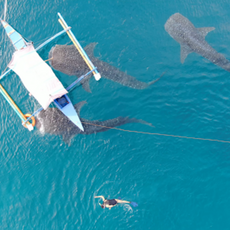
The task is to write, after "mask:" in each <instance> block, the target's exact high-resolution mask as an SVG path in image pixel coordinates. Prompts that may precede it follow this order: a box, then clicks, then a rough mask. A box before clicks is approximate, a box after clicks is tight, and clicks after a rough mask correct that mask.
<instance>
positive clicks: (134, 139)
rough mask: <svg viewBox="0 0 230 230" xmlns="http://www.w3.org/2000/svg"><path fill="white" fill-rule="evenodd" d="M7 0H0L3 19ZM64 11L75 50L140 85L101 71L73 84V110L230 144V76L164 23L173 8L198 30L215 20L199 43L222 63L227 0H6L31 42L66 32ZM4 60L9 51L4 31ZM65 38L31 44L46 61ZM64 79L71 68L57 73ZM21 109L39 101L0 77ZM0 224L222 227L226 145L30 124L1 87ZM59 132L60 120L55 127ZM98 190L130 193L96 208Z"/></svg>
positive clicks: (229, 32)
mask: <svg viewBox="0 0 230 230" xmlns="http://www.w3.org/2000/svg"><path fill="white" fill-rule="evenodd" d="M3 12H4V1H3V0H1V1H0V14H1V15H2V17H3ZM57 12H60V13H61V14H62V16H63V17H64V18H65V20H66V22H67V23H68V24H69V25H70V26H71V27H72V31H73V33H74V34H75V36H76V37H77V38H78V40H79V42H80V43H81V44H82V46H83V47H84V46H86V45H87V44H89V43H91V42H97V43H98V44H97V46H96V48H95V52H94V53H95V56H96V57H99V58H100V59H101V60H103V61H105V62H108V63H109V64H111V65H113V66H115V67H117V68H119V69H120V70H122V71H124V72H127V73H128V74H129V75H131V76H133V77H135V78H136V79H138V80H140V81H143V82H150V81H152V80H154V79H157V78H158V77H159V76H161V75H162V74H163V73H164V76H163V77H162V78H161V80H160V81H158V82H157V83H155V84H154V85H151V86H150V87H148V88H147V89H144V90H136V89H132V88H128V87H125V86H123V85H121V84H118V83H116V82H113V81H110V80H107V79H105V78H102V79H101V80H100V81H99V82H96V81H95V80H94V79H93V78H92V79H91V81H90V85H91V90H92V93H91V94H90V93H87V92H85V91H84V89H83V88H82V87H81V86H79V87H78V88H76V89H75V90H74V91H72V92H71V93H70V98H71V100H72V101H73V103H74V104H75V103H78V102H80V101H83V100H86V101H87V102H88V103H87V105H85V106H84V107H83V108H82V111H81V116H82V117H83V118H86V119H88V120H106V119H112V118H115V117H118V116H124V117H126V116H129V117H130V118H137V119H143V120H145V121H147V122H149V123H152V124H153V126H154V127H150V126H146V125H143V124H138V123H131V124H126V125H123V126H121V127H120V128H122V129H125V130H131V131H139V132H148V133H162V134H170V135H179V136H188V137H196V138H204V139H218V140H225V141H230V119H229V118H230V110H229V108H230V101H229V99H230V73H228V72H227V71H225V70H223V69H221V68H220V67H218V66H216V65H214V64H213V63H211V62H210V61H208V60H207V59H205V58H203V57H202V56H200V55H198V54H196V53H192V54H190V55H188V57H187V59H186V60H185V62H184V64H181V62H180V45H179V43H177V42H176V41H175V40H173V39H172V38H171V37H170V36H169V34H168V33H167V32H166V31H165V29H164V24H165V22H166V21H167V19H168V18H169V17H170V16H171V15H172V14H174V13H176V12H179V13H181V14H182V15H184V16H185V17H187V18H188V19H189V20H190V21H191V22H192V23H193V24H194V25H195V27H197V28H199V27H215V28H216V29H215V30H214V31H212V32H210V33H209V34H208V35H207V36H206V41H207V42H208V43H209V44H210V45H211V46H212V47H213V48H214V49H216V50H217V51H218V52H219V53H222V54H223V55H224V56H225V57H226V58H227V59H229V60H230V1H229V0H219V1H216V0H208V1H207V0H194V1H184V0H183V1H182V0H177V1H175V0H170V1H169V0H167V1H166V0H161V1H159V0H158V1H156V0H153V1H149V0H142V1H140V0H125V1H121V0H115V1H114V0H106V1H105V0H89V1H85V0H78V1H73V0H53V1H43V0H23V1H19V0H14V1H11V0H8V7H7V14H6V20H7V21H8V23H9V24H11V25H12V26H13V27H14V28H15V29H17V30H18V31H19V32H20V33H21V34H22V35H23V36H24V37H26V38H27V39H28V40H31V41H33V42H34V45H35V47H36V46H38V45H39V44H41V43H42V42H43V41H45V40H46V39H47V38H49V37H51V36H53V35H54V34H55V33H57V32H59V31H61V30H62V27H61V26H60V24H59V23H58V16H57ZM0 34H1V36H0V45H1V49H0V57H1V62H0V67H1V73H3V72H4V70H5V68H6V66H7V64H8V62H9V61H10V59H11V55H12V53H13V51H14V49H13V47H12V45H11V43H10V42H9V39H8V37H7V36H6V34H5V31H4V30H3V28H2V27H1V28H0ZM56 44H71V43H70V40H69V38H68V37H67V36H66V35H63V36H61V37H59V38H58V39H56V40H54V41H53V42H52V43H50V44H49V45H48V46H46V47H44V48H43V49H42V50H40V51H39V54H40V55H41V57H42V58H43V59H44V60H47V59H48V53H49V51H50V49H51V48H52V47H53V46H54V45H56ZM55 73H56V74H57V76H58V78H59V79H60V80H61V82H62V83H63V85H64V86H68V85H69V84H70V83H72V82H73V81H74V80H76V78H77V77H76V76H67V75H65V74H63V73H61V72H58V71H55ZM1 83H2V85H3V86H4V87H5V88H6V90H7V91H8V92H9V93H10V95H11V96H12V97H13V98H14V100H15V101H16V103H17V104H18V106H19V107H20V108H21V109H22V111H23V112H24V113H33V112H34V111H35V110H36V109H38V108H39V105H38V103H37V102H36V100H35V99H33V98H31V97H30V96H29V95H28V92H27V91H26V89H25V88H24V86H23V85H22V83H21V82H20V80H19V77H18V76H17V75H16V74H14V73H11V74H9V75H7V77H6V78H4V79H3V80H2V81H1ZM0 108H1V113H0V116H1V118H0V143H1V144H0V152H1V154H0V229H7V230H11V229H12V230H17V229H19V230H21V229H45V230H46V229H47V230H50V229H66V230H69V229H82V230H85V229H86V230H88V229H119V230H120V229H134V230H135V229H143V230H145V229H154V230H184V229H186V230H194V229H196V230H209V229H214V230H229V229H230V192H229V191H230V143H221V142H213V141H207V140H196V139H184V138H178V137H170V136H157V135H149V134H142V133H132V132H125V131H121V130H109V131H106V132H102V133H97V134H92V135H77V136H75V137H73V138H72V140H71V143H70V144H69V145H68V144H66V143H65V142H64V141H63V140H62V137H61V136H55V135H50V134H43V133H41V132H40V131H39V130H38V129H36V130H35V131H33V132H29V131H28V130H26V129H25V128H24V127H23V126H22V125H21V121H20V119H19V118H18V117H17V115H16V114H15V113H14V111H13V110H12V109H11V107H10V106H9V105H8V104H7V102H6V101H5V100H4V98H3V97H2V96H1V95H0ZM63 129H65V127H63ZM96 195H103V196H105V197H107V198H111V199H112V198H118V197H120V198H121V199H125V200H129V201H135V202H137V203H138V207H136V208H134V207H132V206H131V205H128V204H125V205H119V206H116V207H114V208H112V209H111V210H109V209H102V208H101V207H100V206H99V202H100V200H99V199H94V196H96Z"/></svg>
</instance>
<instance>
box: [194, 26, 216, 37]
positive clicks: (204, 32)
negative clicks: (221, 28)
mask: <svg viewBox="0 0 230 230" xmlns="http://www.w3.org/2000/svg"><path fill="white" fill-rule="evenodd" d="M197 30H198V31H199V34H200V35H201V36H202V37H203V39H205V37H206V35H207V34H208V33H209V32H211V31H213V30H215V27H202V28H197Z"/></svg>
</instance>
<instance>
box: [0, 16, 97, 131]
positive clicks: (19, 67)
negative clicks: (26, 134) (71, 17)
mask: <svg viewBox="0 0 230 230" xmlns="http://www.w3.org/2000/svg"><path fill="white" fill-rule="evenodd" d="M58 16H59V20H58V21H59V22H60V24H61V25H62V27H63V28H64V30H63V31H61V32H59V33H57V34H56V35H54V36H53V37H51V38H50V39H48V40H47V41H45V42H44V43H42V44H41V45H40V46H38V47H37V48H36V49H35V48H34V47H33V44H32V42H27V41H26V40H25V39H24V38H23V37H22V36H21V35H20V34H19V33H18V32H17V31H15V30H14V29H13V28H12V27H11V26H10V25H9V24H8V23H7V22H5V21H4V20H2V19H0V21H1V23H2V25H3V27H4V29H5V31H6V33H7V35H8V37H9V38H10V40H11V42H12V44H13V45H14V48H15V52H14V54H13V57H12V60H11V61H10V63H9V64H8V67H9V70H7V71H6V72H5V73H4V74H2V75H1V76H0V80H1V79H3V78H4V77H5V76H6V75H7V74H8V73H9V72H10V71H11V70H13V71H14V72H15V73H17V75H18V76H19V77H20V79H21V81H22V83H23V84H24V86H25V87H26V89H27V90H28V91H29V92H30V94H32V95H33V96H34V97H35V98H36V100H37V101H38V102H39V104H41V106H42V108H40V109H39V110H37V111H36V112H34V113H33V114H32V115H30V114H29V115H28V114H23V112H22V111H21V110H20V109H19V107H18V106H17V105H16V103H15V102H14V101H13V99H12V98H11V97H10V96H9V94H8V93H7V92H6V90H5V89H4V88H3V86H2V85H1V84H0V92H1V93H2V95H3V96H4V97H5V99H6V100H7V102H8V103H9V104H10V105H11V107H12V108H13V109H14V110H15V112H16V113H17V115H18V116H19V117H20V119H21V120H22V122H23V125H24V126H25V127H27V128H28V130H30V131H31V130H33V126H34V122H33V123H32V124H31V123H30V122H29V120H30V119H32V120H33V121H34V120H35V119H34V116H35V115H36V114H37V113H39V112H40V111H41V110H42V109H47V108H48V106H49V105H50V103H51V102H54V104H55V105H56V107H57V108H58V109H59V110H60V111H61V112H62V113H63V114H64V115H66V116H67V117H68V118H69V119H70V120H71V121H72V122H73V123H74V124H75V125H76V126H78V127H79V128H80V129H81V130H82V131H84V128H83V126H82V124H81V121H80V119H79V117H78V114H77V112H76V111H75V109H74V107H73V105H72V103H71V100H70V99H69V97H68V96H67V93H68V91H69V90H71V89H72V88H73V87H74V86H75V85H76V84H77V83H79V82H80V81H81V80H82V79H83V78H84V77H85V76H87V75H89V74H90V73H93V75H94V77H95V79H96V80H97V81H98V80H99V79H100V78H101V76H100V73H98V71H97V69H96V67H95V66H94V65H93V63H92V62H91V60H90V59H89V57H88V56H87V54H86V53H85V51H84V50H83V48H82V47H81V45H80V44H79V42H78V41H77V39H76V37H75V36H74V34H73V33H72V31H71V29H70V27H69V26H68V25H67V23H66V22H65V21H64V19H63V17H62V16H61V14H60V13H58ZM65 32H66V33H67V34H68V36H69V37H70V39H71V40H72V42H73V43H74V45H75V47H76V48H77V50H78V51H79V53H80V54H81V56H82V58H83V59H84V61H85V62H86V64H87V65H88V67H89V69H90V71H89V72H88V73H86V74H85V75H83V76H81V77H80V78H78V79H77V80H76V81H75V82H73V83H72V84H71V85H70V86H69V87H67V89H65V88H64V87H63V85H62V84H61V82H60V81H59V80H58V78H57V77H56V76H55V74H54V72H53V71H52V69H51V68H50V66H49V65H48V64H46V63H45V62H44V61H43V60H42V59H41V57H40V56H39V55H38V54H37V52H36V51H38V50H39V49H41V48H42V47H44V46H45V45H47V44H48V43H49V42H51V41H52V40H54V39H55V38H57V37H58V36H60V35H62V34H63V33H65Z"/></svg>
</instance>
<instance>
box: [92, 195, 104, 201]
mask: <svg viewBox="0 0 230 230" xmlns="http://www.w3.org/2000/svg"><path fill="white" fill-rule="evenodd" d="M94 198H101V199H102V200H103V201H104V200H105V197H104V196H95V197H94Z"/></svg>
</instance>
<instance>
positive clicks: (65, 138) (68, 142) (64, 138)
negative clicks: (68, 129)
mask: <svg viewBox="0 0 230 230" xmlns="http://www.w3.org/2000/svg"><path fill="white" fill-rule="evenodd" d="M61 136H62V139H63V141H64V142H65V144H67V145H68V146H70V144H71V137H70V136H69V135H68V134H62V135H61Z"/></svg>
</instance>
